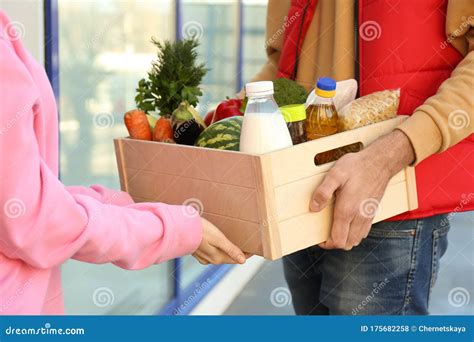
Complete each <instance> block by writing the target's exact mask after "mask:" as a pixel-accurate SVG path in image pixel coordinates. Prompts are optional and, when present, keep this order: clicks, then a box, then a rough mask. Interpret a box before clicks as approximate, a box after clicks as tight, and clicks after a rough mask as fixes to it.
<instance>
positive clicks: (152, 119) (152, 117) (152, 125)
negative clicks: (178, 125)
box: [146, 114, 159, 132]
mask: <svg viewBox="0 0 474 342" xmlns="http://www.w3.org/2000/svg"><path fill="white" fill-rule="evenodd" d="M146 118H147V119H148V123H149V124H150V128H151V131H152V132H153V130H154V129H155V125H156V122H157V121H158V119H159V118H157V117H156V116H155V115H151V114H148V115H147V116H146Z"/></svg>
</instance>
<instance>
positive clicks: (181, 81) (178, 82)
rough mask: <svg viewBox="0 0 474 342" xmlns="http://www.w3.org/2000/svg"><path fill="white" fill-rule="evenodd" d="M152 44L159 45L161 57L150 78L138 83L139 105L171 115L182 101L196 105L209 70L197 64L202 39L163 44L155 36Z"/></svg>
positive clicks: (153, 67)
mask: <svg viewBox="0 0 474 342" xmlns="http://www.w3.org/2000/svg"><path fill="white" fill-rule="evenodd" d="M152 43H153V44H154V45H155V46H156V47H157V48H158V54H157V56H158V59H157V60H156V61H153V63H152V68H151V70H150V71H149V72H148V78H147V79H141V80H140V81H139V82H138V88H137V95H136V96H135V102H136V104H137V107H138V108H139V109H141V110H143V111H145V112H147V113H148V112H151V111H155V110H158V111H159V112H160V115H162V116H167V117H169V116H170V115H171V113H172V112H173V111H174V110H175V109H176V108H178V106H179V104H180V103H181V102H183V101H187V102H188V103H189V104H190V105H192V106H196V105H197V103H198V97H199V96H201V95H202V92H201V89H200V88H199V85H200V83H201V80H202V78H203V77H204V75H205V74H206V73H207V71H208V69H206V68H205V66H204V64H198V63H197V57H198V54H197V52H196V48H197V47H198V46H199V42H198V41H197V40H196V39H195V38H192V39H186V40H178V41H176V42H169V41H165V42H164V43H161V42H159V41H157V40H156V39H153V38H152Z"/></svg>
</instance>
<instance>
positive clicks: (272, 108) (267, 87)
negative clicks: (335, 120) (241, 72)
mask: <svg viewBox="0 0 474 342" xmlns="http://www.w3.org/2000/svg"><path fill="white" fill-rule="evenodd" d="M245 92H246V95H247V97H248V103H247V108H246V109H245V114H244V122H243V124H242V130H241V132H240V151H241V152H246V153H252V154H263V153H267V152H271V151H276V150H281V149H283V148H286V147H290V146H293V143H292V142H291V136H290V132H289V131H288V127H287V125H286V122H285V119H284V118H283V115H281V112H280V110H279V109H278V105H277V104H276V102H275V100H274V99H273V82H271V81H263V82H253V83H247V85H246V86H245Z"/></svg>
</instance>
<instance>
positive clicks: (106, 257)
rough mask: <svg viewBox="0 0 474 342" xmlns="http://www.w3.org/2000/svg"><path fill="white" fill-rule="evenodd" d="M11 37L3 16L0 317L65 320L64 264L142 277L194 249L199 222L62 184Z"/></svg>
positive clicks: (36, 96)
mask: <svg viewBox="0 0 474 342" xmlns="http://www.w3.org/2000/svg"><path fill="white" fill-rule="evenodd" d="M12 31H13V27H12V24H11V23H10V21H9V20H8V18H7V16H6V15H5V14H4V13H3V12H2V11H0V314H62V313H63V312H64V305H63V296H62V290H61V271H60V267H61V264H62V263H63V262H65V261H66V260H67V259H69V258H73V259H76V260H82V261H86V262H91V263H106V262H111V263H114V264H115V265H117V266H119V267H122V268H125V269H141V268H144V267H147V266H150V265H152V264H155V263H160V262H163V261H165V260H169V259H172V258H175V257H178V256H181V255H184V254H188V253H191V252H193V251H194V250H196V249H197V247H198V246H199V244H200V241H201V234H202V227H201V220H200V217H199V215H198V214H197V213H196V214H195V215H189V211H188V210H183V209H184V207H181V206H171V205H166V204H161V203H138V204H134V203H133V201H132V199H131V198H130V196H128V194H126V193H124V192H119V191H113V190H108V189H105V188H103V187H101V186H92V187H91V188H86V187H66V186H64V185H63V184H61V183H60V181H59V180H58V119H57V111H56V105H55V101H54V96H53V93H52V90H51V87H50V85H49V82H48V79H47V77H46V74H45V72H44V70H43V68H42V67H41V66H40V65H39V64H38V63H37V62H36V61H35V60H34V59H33V58H32V57H31V56H30V54H29V53H28V52H27V51H26V50H25V49H24V48H23V46H22V44H21V42H20V40H18V39H17V37H16V36H15V35H14V34H12ZM111 143H112V142H111Z"/></svg>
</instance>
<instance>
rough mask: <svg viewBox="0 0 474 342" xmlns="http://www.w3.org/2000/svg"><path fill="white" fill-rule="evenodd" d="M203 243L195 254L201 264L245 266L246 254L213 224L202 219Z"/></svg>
mask: <svg viewBox="0 0 474 342" xmlns="http://www.w3.org/2000/svg"><path fill="white" fill-rule="evenodd" d="M202 226H203V227H202V230H203V232H202V241H201V244H200V245H199V248H198V249H197V250H196V252H194V253H193V257H195V258H196V259H197V260H198V261H199V262H200V263H201V264H203V265H208V264H243V263H245V260H246V258H245V255H244V253H243V252H242V251H241V250H240V249H239V247H237V246H236V245H234V244H233V243H232V242H230V241H229V240H228V239H227V238H226V237H225V235H224V234H223V233H222V232H221V231H220V230H219V229H217V227H216V226H214V225H213V224H212V223H211V222H209V221H207V220H206V219H202Z"/></svg>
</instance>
